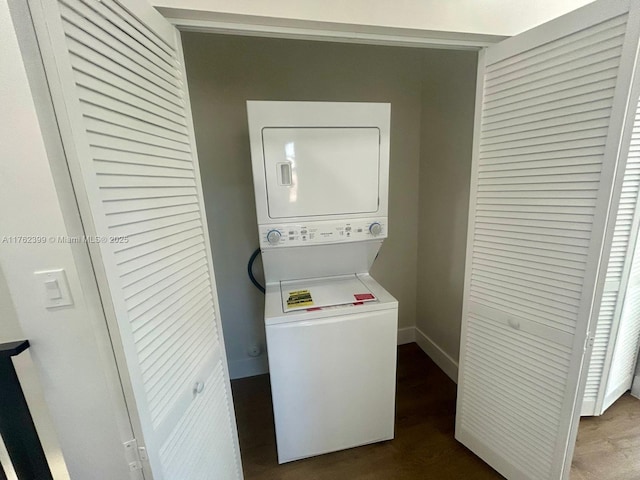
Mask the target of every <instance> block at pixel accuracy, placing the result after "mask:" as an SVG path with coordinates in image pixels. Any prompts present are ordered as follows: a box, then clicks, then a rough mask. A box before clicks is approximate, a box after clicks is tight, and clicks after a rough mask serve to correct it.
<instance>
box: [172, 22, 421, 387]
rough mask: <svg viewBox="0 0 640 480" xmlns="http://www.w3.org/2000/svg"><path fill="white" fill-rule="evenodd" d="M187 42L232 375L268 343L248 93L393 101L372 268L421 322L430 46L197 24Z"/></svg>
mask: <svg viewBox="0 0 640 480" xmlns="http://www.w3.org/2000/svg"><path fill="white" fill-rule="evenodd" d="M183 44H184V52H185V61H186V68H187V76H188V82H189V90H190V96H191V104H192V109H193V116H194V123H195V130H196V141H197V146H198V154H199V159H200V165H201V173H202V182H203V185H204V197H205V202H206V208H207V220H208V223H209V228H210V234H211V241H212V250H213V259H214V264H215V268H216V276H217V286H218V295H219V299H220V310H221V315H222V322H223V328H224V335H225V344H226V348H227V356H228V358H229V361H230V369H231V374H232V376H236V375H242V374H243V373H250V372H251V371H255V367H256V365H255V363H253V362H251V360H250V359H249V357H248V356H247V348H248V347H249V346H250V345H251V344H253V343H260V344H262V345H264V327H263V325H262V315H263V297H262V295H261V294H260V293H259V292H258V291H257V290H256V289H255V288H254V287H253V286H252V285H251V284H250V282H249V280H248V278H247V274H246V263H247V260H248V258H249V256H250V255H251V253H252V251H253V250H254V249H255V248H256V247H257V246H258V236H257V226H256V216H255V203H254V194H253V186H252V185H253V183H252V173H251V160H250V153H249V139H248V132H247V118H246V107H245V102H246V100H248V99H251V100H324V101H361V102H390V103H391V109H392V113H391V117H392V118H391V172H390V192H389V219H390V236H389V238H388V239H387V241H385V243H384V245H383V247H382V250H381V253H380V256H379V257H378V260H377V261H376V264H375V265H374V267H373V270H372V274H373V275H374V276H375V278H376V279H377V280H378V281H379V282H380V283H381V284H382V285H383V286H384V287H386V288H387V289H388V290H389V291H390V292H391V293H392V294H393V295H394V296H396V298H397V299H398V300H399V302H400V319H399V324H400V327H401V328H402V327H411V326H413V325H414V324H415V318H416V276H417V258H418V253H417V252H418V171H419V161H420V121H421V104H420V100H421V93H422V78H421V77H422V67H423V64H424V59H425V56H429V55H430V54H431V51H427V50H420V49H404V48H392V47H379V46H365V45H345V44H338V43H324V42H305V41H291V40H278V39H264V38H248V37H234V36H217V35H210V34H198V33H184V34H183ZM256 270H258V269H256ZM263 358H264V356H263Z"/></svg>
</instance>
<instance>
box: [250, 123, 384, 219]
mask: <svg viewBox="0 0 640 480" xmlns="http://www.w3.org/2000/svg"><path fill="white" fill-rule="evenodd" d="M262 142H263V149H264V162H265V165H264V167H265V177H266V183H267V199H268V200H267V201H268V210H269V217H270V218H288V217H310V216H318V215H339V214H359V213H372V214H375V213H377V211H378V205H379V202H378V192H379V188H378V186H379V182H380V130H379V129H378V128H375V127H374V128H372V127H362V128H353V127H350V128H335V127H332V128H310V127H306V128H264V129H263V130H262Z"/></svg>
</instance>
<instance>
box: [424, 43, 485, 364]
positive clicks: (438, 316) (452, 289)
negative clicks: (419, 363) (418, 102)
mask: <svg viewBox="0 0 640 480" xmlns="http://www.w3.org/2000/svg"><path fill="white" fill-rule="evenodd" d="M430 58H431V60H432V62H433V63H432V66H433V67H434V68H433V69H429V66H427V68H428V69H429V71H428V72H427V73H426V74H425V76H424V83H423V90H422V135H421V137H422V143H421V150H420V186H419V189H420V208H419V220H418V225H419V227H418V228H419V232H418V276H417V278H418V295H417V316H416V327H417V330H416V335H417V338H418V339H419V340H420V336H421V334H424V335H423V340H426V341H427V342H429V343H431V344H432V345H433V344H435V345H436V346H437V348H439V349H440V350H442V351H443V352H444V353H445V354H446V355H448V356H449V357H450V358H451V359H452V360H453V361H454V362H457V361H458V357H459V353H460V324H461V319H462V294H463V289H464V263H465V254H466V240H467V216H468V211H469V184H470V178H471V152H472V143H473V117H474V107H475V84H476V68H477V54H476V53H475V52H462V51H459V52H454V51H433V53H432V56H431V57H430ZM425 337H426V339H425Z"/></svg>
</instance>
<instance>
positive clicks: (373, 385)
mask: <svg viewBox="0 0 640 480" xmlns="http://www.w3.org/2000/svg"><path fill="white" fill-rule="evenodd" d="M363 308H364V307H363ZM397 318H398V310H397V305H396V306H395V308H391V309H387V310H378V311H368V312H362V313H355V314H350V315H342V316H335V317H327V318H320V319H315V320H308V321H303V322H290V323H280V324H275V325H267V327H266V332H267V345H268V349H269V368H270V371H271V391H272V396H273V409H274V417H275V424H276V437H277V445H278V461H279V462H280V463H284V462H289V461H292V460H297V459H300V458H305V457H309V456H313V455H320V454H323V453H328V452H333V451H336V450H342V449H345V448H350V447H355V446H358V445H364V444H368V443H374V442H378V441H382V440H388V439H391V438H393V433H394V417H395V378H396V335H397Z"/></svg>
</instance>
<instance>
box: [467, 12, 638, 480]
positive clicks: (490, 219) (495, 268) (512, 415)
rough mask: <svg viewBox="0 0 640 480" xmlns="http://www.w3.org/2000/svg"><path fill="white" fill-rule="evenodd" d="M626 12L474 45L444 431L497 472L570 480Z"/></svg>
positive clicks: (615, 134)
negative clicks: (455, 345)
mask: <svg viewBox="0 0 640 480" xmlns="http://www.w3.org/2000/svg"><path fill="white" fill-rule="evenodd" d="M629 9H630V5H629V2H626V1H599V2H595V3H593V4H590V5H588V6H586V7H584V8H582V9H580V10H577V11H575V12H572V13H571V14H569V15H566V16H564V17H561V18H559V19H556V20H554V21H552V22H550V23H548V24H545V25H542V26H540V27H537V28H535V29H533V30H531V31H528V32H525V33H524V34H521V35H517V36H515V37H513V38H511V39H508V40H506V41H504V42H502V43H500V44H498V45H496V46H493V47H489V48H488V49H486V50H485V51H484V52H483V54H481V58H480V65H479V74H478V95H477V99H478V103H477V110H476V127H475V135H474V159H473V170H472V190H471V200H470V219H469V232H468V235H469V236H468V249H467V263H466V279H465V282H466V283H465V294H464V305H463V321H462V337H461V347H460V350H461V357H460V370H459V377H458V403H457V414H456V438H457V439H458V440H460V441H461V442H462V443H463V444H465V445H466V446H468V447H469V448H470V449H471V450H472V451H474V452H475V453H476V454H478V455H479V456H480V457H481V458H483V459H484V460H485V461H487V462H488V463H489V464H490V465H492V466H493V467H494V468H495V469H496V470H498V471H499V472H500V473H502V474H503V475H504V476H506V477H507V478H509V479H531V480H534V479H535V480H544V479H560V478H568V475H569V468H568V467H569V465H570V463H571V455H572V451H573V442H574V441H575V432H576V429H577V421H578V419H579V408H580V399H581V397H582V391H581V382H580V379H581V375H580V372H581V370H582V369H583V361H584V360H585V358H586V356H585V345H586V344H587V342H586V340H587V338H588V337H587V333H588V324H589V318H590V312H591V309H592V306H593V304H594V298H595V294H596V289H597V288H601V285H600V284H599V283H598V282H599V280H598V278H599V276H598V273H597V272H598V269H599V268H600V261H601V252H602V249H603V248H604V246H605V231H606V225H605V224H606V219H607V212H608V210H609V204H610V200H611V193H612V190H613V186H614V178H615V179H616V181H617V179H618V176H617V175H616V166H617V164H618V157H619V153H618V150H619V147H620V144H621V135H622V131H623V130H624V128H623V126H624V125H626V124H627V123H628V121H627V110H628V103H629V102H628V97H629V90H630V85H631V79H632V71H633V65H634V60H635V57H636V55H637V44H638V25H637V24H638V20H637V12H636V7H635V4H634V7H633V11H632V12H631V13H630V12H629ZM603 283H604V282H602V284H603ZM582 385H584V381H583V382H582Z"/></svg>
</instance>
